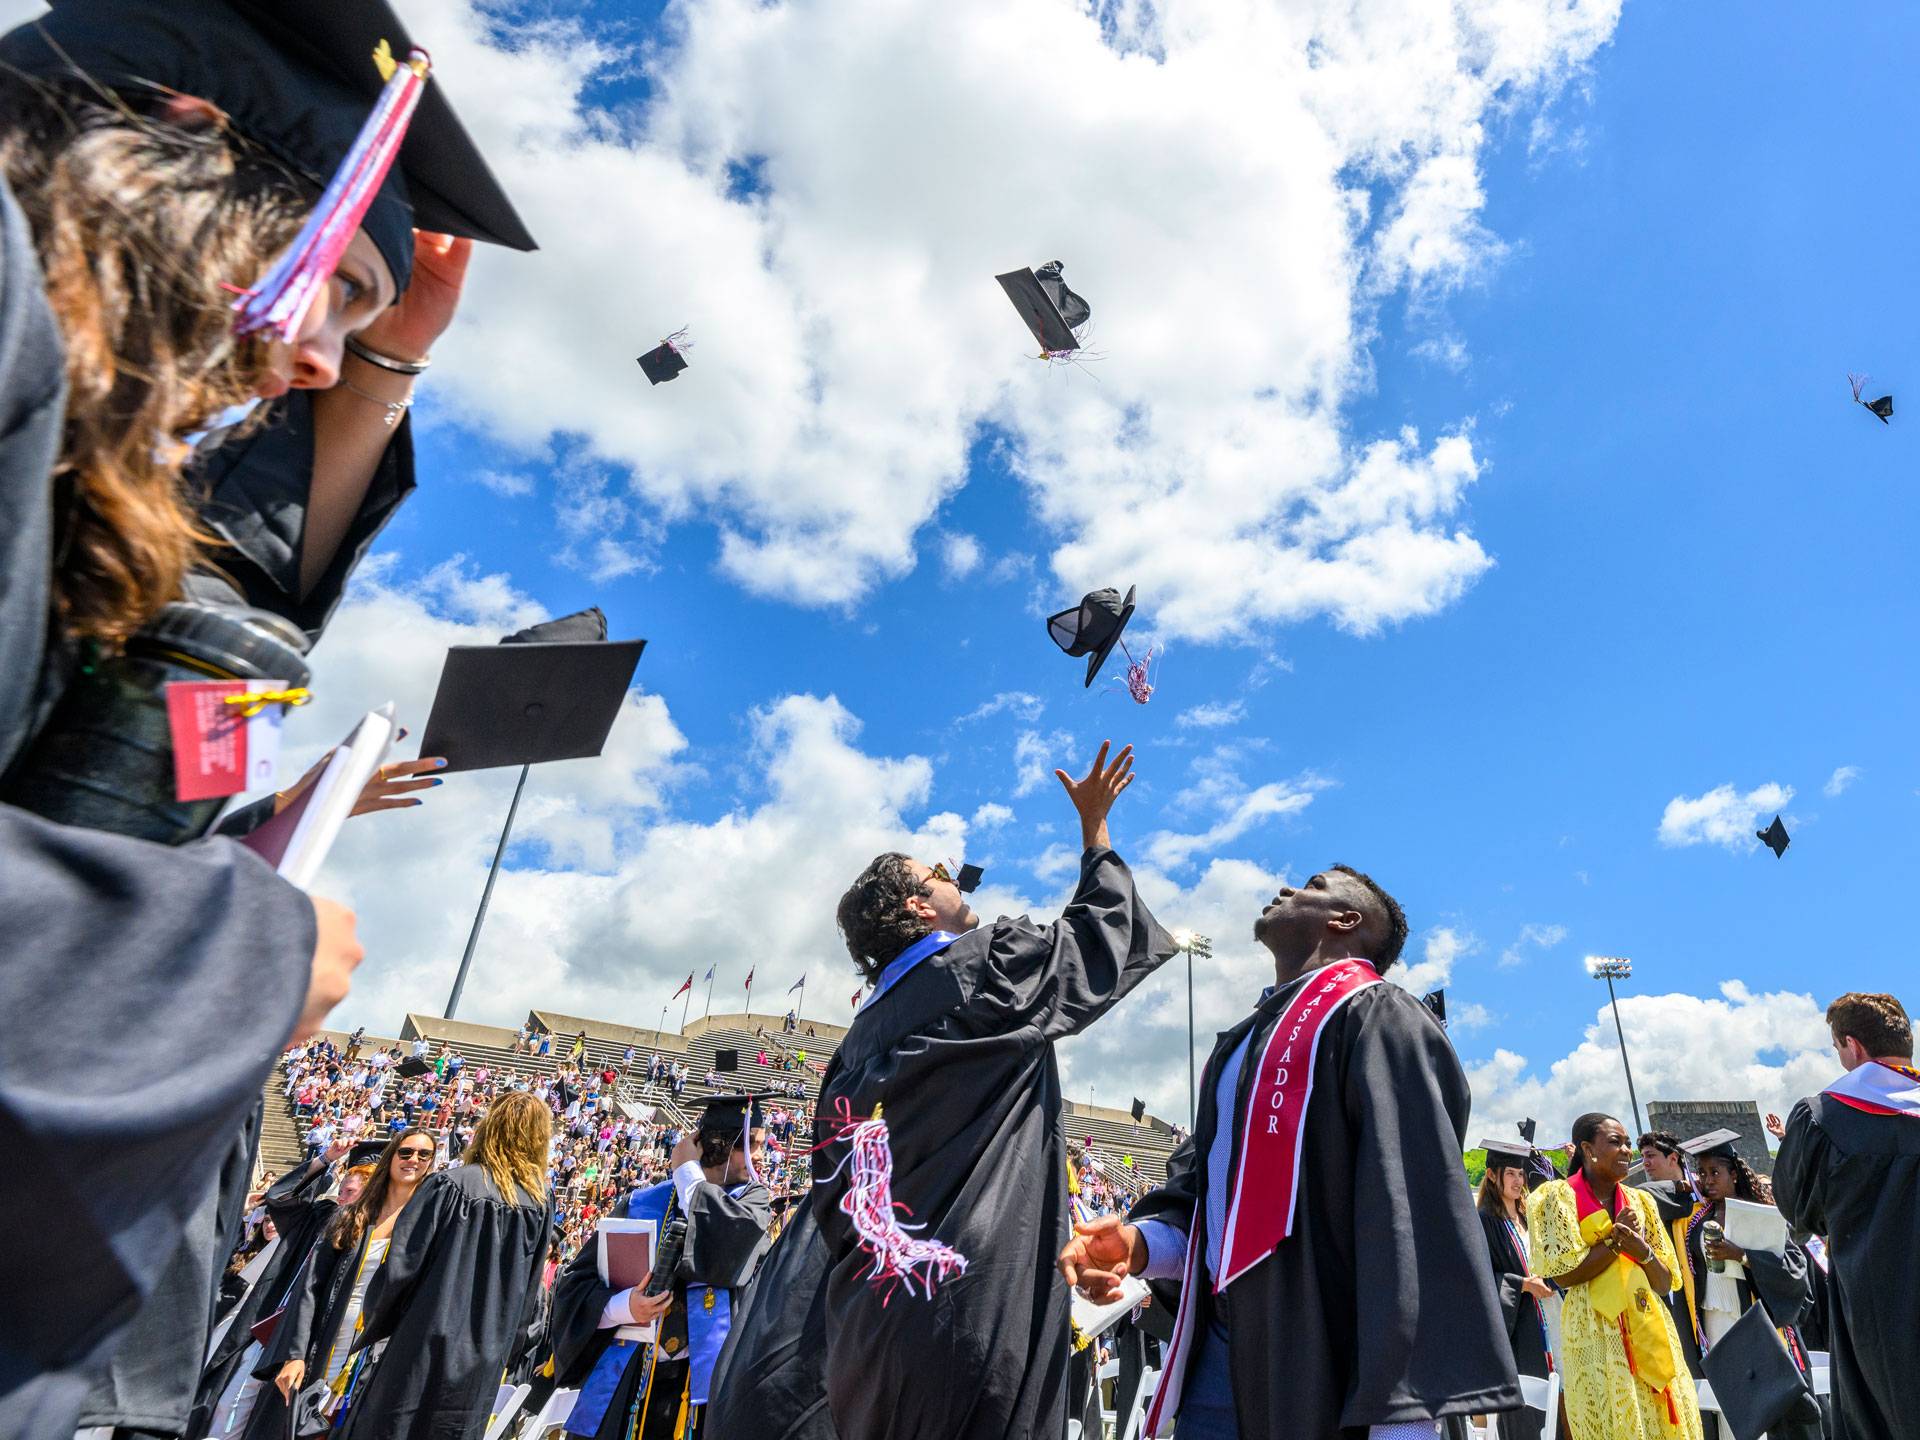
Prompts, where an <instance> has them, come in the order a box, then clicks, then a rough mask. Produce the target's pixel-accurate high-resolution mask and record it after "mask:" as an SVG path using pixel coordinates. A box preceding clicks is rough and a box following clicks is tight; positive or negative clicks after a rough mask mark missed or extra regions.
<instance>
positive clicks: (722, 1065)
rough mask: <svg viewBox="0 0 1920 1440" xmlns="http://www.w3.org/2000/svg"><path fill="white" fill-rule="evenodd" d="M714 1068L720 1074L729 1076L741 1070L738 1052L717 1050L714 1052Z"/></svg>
mask: <svg viewBox="0 0 1920 1440" xmlns="http://www.w3.org/2000/svg"><path fill="white" fill-rule="evenodd" d="M713 1068H714V1070H715V1071H717V1072H718V1073H719V1074H722V1075H727V1074H731V1073H732V1072H733V1071H735V1070H738V1069H739V1068H740V1052H739V1051H738V1050H716V1051H714V1052H713Z"/></svg>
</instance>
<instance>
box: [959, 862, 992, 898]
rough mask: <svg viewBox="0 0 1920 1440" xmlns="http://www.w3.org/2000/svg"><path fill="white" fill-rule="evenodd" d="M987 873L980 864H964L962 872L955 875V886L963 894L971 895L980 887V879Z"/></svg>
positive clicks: (961, 868)
mask: <svg viewBox="0 0 1920 1440" xmlns="http://www.w3.org/2000/svg"><path fill="white" fill-rule="evenodd" d="M986 873H987V872H986V871H984V870H982V869H981V868H980V867H979V866H978V865H962V866H961V867H960V873H959V874H958V875H956V876H954V877H953V888H954V889H956V890H958V891H959V892H960V893H961V894H963V895H971V894H972V893H973V892H974V891H976V890H978V889H979V888H980V879H981V877H982V876H983V875H985V874H986Z"/></svg>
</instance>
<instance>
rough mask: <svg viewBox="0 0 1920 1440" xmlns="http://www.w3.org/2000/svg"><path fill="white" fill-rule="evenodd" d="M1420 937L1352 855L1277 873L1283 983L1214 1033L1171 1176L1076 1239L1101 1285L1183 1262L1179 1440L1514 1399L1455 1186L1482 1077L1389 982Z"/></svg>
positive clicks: (1296, 1432)
mask: <svg viewBox="0 0 1920 1440" xmlns="http://www.w3.org/2000/svg"><path fill="white" fill-rule="evenodd" d="M1406 935H1407V926H1406V919H1405V917H1404V915H1402V914H1401V911H1400V907H1399V906H1398V905H1397V904H1396V903H1394V901H1393V900H1392V898H1391V897H1389V896H1388V895H1387V894H1386V892H1385V891H1383V890H1382V889H1380V887H1379V886H1378V885H1376V884H1374V882H1373V881H1372V880H1370V879H1368V878H1367V877H1366V876H1364V875H1361V874H1359V873H1357V872H1355V871H1352V870H1349V869H1347V868H1345V867H1342V866H1336V867H1334V868H1333V869H1331V870H1327V871H1324V872H1322V873H1321V874H1318V875H1315V876H1313V877H1312V878H1311V879H1309V880H1308V881H1307V882H1306V883H1305V884H1304V885H1302V886H1300V887H1298V888H1297V889H1296V888H1291V887H1286V886H1282V887H1281V890H1280V893H1279V894H1278V895H1277V896H1275V897H1274V900H1273V903H1272V904H1271V905H1269V906H1268V907H1267V909H1266V910H1265V911H1263V912H1262V914H1261V916H1260V918H1259V920H1258V921H1256V922H1255V925H1254V936H1255V938H1256V939H1258V940H1260V941H1261V942H1262V943H1263V944H1264V945H1265V946H1266V947H1267V948H1268V949H1269V950H1270V951H1271V952H1272V953H1273V957H1274V980H1275V984H1274V987H1273V988H1272V989H1271V990H1269V991H1268V992H1267V993H1266V995H1265V996H1264V997H1263V998H1262V999H1261V1001H1260V1003H1259V1005H1258V1006H1257V1007H1255V1009H1254V1012H1253V1014H1252V1015H1250V1016H1248V1017H1247V1018H1246V1019H1245V1020H1242V1021H1241V1022H1240V1023H1239V1024H1237V1025H1235V1026H1234V1027H1233V1028H1232V1029H1230V1030H1228V1031H1227V1032H1226V1033H1224V1034H1223V1035H1221V1037H1220V1040H1219V1043H1218V1044H1217V1045H1216V1046H1215V1047H1214V1051H1213V1055H1212V1057H1211V1058H1210V1059H1209V1060H1208V1062H1207V1068H1206V1071H1205V1073H1204V1076H1203V1078H1202V1080H1201V1084H1200V1108H1199V1113H1198V1116H1197V1120H1196V1123H1195V1127H1194V1133H1193V1135H1192V1137H1191V1138H1190V1139H1189V1140H1187V1141H1185V1142H1183V1143H1182V1144H1181V1146H1180V1148H1179V1149H1177V1150H1176V1151H1175V1152H1174V1154H1173V1158H1172V1160H1171V1161H1170V1162H1169V1165H1168V1169H1167V1183H1166V1184H1165V1185H1164V1186H1163V1187H1161V1188H1160V1189H1159V1190H1156V1191H1153V1192H1151V1193H1149V1194H1148V1195H1147V1196H1146V1197H1144V1198H1143V1199H1142V1200H1141V1202H1140V1203H1139V1204H1138V1205H1137V1206H1135V1207H1134V1209H1133V1212H1132V1215H1131V1217H1130V1219H1129V1220H1127V1221H1122V1220H1121V1219H1120V1218H1119V1217H1117V1216H1105V1217H1102V1218H1101V1219H1100V1220H1097V1221H1095V1222H1093V1223H1092V1224H1091V1225H1085V1226H1080V1227H1077V1233H1076V1236H1075V1238H1074V1240H1073V1242H1072V1243H1071V1244H1070V1245H1068V1246H1067V1247H1066V1249H1065V1250H1064V1251H1063V1252H1062V1254H1061V1256H1060V1266H1061V1271H1062V1273H1063V1274H1064V1275H1065V1276H1066V1277H1067V1279H1068V1280H1069V1282H1070V1283H1076V1284H1079V1285H1080V1286H1081V1287H1082V1289H1083V1292H1084V1293H1087V1294H1088V1295H1089V1298H1092V1299H1094V1300H1096V1301H1097V1300H1101V1299H1103V1298H1106V1297H1107V1296H1108V1295H1110V1294H1111V1293H1112V1292H1113V1290H1114V1287H1115V1286H1117V1284H1118V1280H1119V1277H1120V1276H1121V1275H1124V1274H1127V1273H1135V1274H1144V1275H1146V1276H1147V1277H1149V1278H1164V1277H1169V1276H1173V1275H1176V1274H1178V1275H1179V1276H1180V1277H1181V1288H1180V1308H1179V1312H1178V1314H1177V1316H1176V1319H1175V1323H1174V1339H1173V1343H1172V1345H1171V1346H1170V1347H1169V1354H1168V1358H1167V1364H1166V1369H1165V1372H1164V1374H1163V1376H1162V1379H1161V1383H1160V1388H1159V1390H1158V1392H1157V1393H1156V1394H1155V1396H1154V1403H1153V1405H1152V1407H1151V1408H1150V1410H1149V1412H1148V1423H1149V1428H1150V1429H1151V1431H1152V1433H1153V1434H1155V1435H1164V1434H1166V1433H1168V1430H1169V1428H1170V1427H1171V1426H1172V1424H1173V1423H1174V1420H1175V1417H1176V1416H1177V1417H1178V1423H1179V1433H1180V1436H1181V1440H1221V1437H1236V1436H1239V1437H1245V1440H1338V1437H1345V1440H1360V1437H1365V1436H1369V1435H1372V1436H1374V1437H1382V1436H1392V1437H1394V1440H1399V1437H1401V1436H1407V1437H1413V1436H1420V1437H1431V1436H1434V1435H1436V1434H1438V1433H1439V1431H1440V1427H1441V1424H1442V1422H1443V1421H1445V1420H1447V1419H1449V1418H1451V1417H1456V1416H1465V1415H1469V1414H1487V1413H1493V1412H1500V1411H1506V1410H1512V1409H1516V1408H1518V1406H1519V1405H1520V1389H1519V1382H1518V1380H1517V1378H1516V1377H1515V1374H1514V1364H1513V1356H1512V1354H1511V1352H1510V1351H1509V1348H1508V1345H1507V1335H1506V1326H1505V1325H1504V1324H1503V1323H1502V1319H1501V1312H1500V1305H1499V1301H1498V1299H1497V1298H1496V1296H1495V1294H1494V1287H1493V1279H1492V1275H1491V1273H1490V1271H1489V1268H1488V1265H1487V1261H1486V1243H1485V1241H1484V1239H1483V1238H1482V1235H1481V1231H1480V1227H1479V1224H1478V1223H1477V1221H1476V1220H1475V1218H1474V1209H1473V1202H1472V1198H1471V1197H1470V1195H1469V1193H1468V1191H1467V1188H1466V1186H1465V1185H1463V1184H1462V1183H1461V1181H1460V1173H1459V1171H1460V1155H1461V1151H1462V1148H1463V1141H1464V1137H1465V1133H1466V1121H1467V1106H1468V1093H1467V1082H1466V1076H1465V1074H1464V1073H1463V1072H1462V1070H1461V1068H1460V1062H1459V1060H1458V1059H1457V1058H1456V1057H1455V1055H1454V1053H1453V1047H1452V1046H1451V1045H1450V1044H1449V1043H1448V1041H1447V1038H1446V1034H1445V1032H1444V1031H1443V1030H1442V1029H1441V1027H1440V1025H1439V1022H1438V1021H1436V1020H1435V1019H1434V1017H1433V1016H1432V1014H1431V1013H1429V1012H1428V1010H1427V1009H1426V1007H1425V1006H1423V1005H1422V1004H1421V1003H1420V1002H1419V1001H1418V1000H1416V999H1415V998H1414V997H1413V996H1412V995H1410V994H1408V993H1407V992H1406V991H1404V990H1402V989H1400V988H1399V987H1398V986H1396V985H1390V984H1386V983H1383V982H1382V981H1381V979H1380V972H1381V971H1384V970H1386V969H1388V968H1390V967H1391V966H1392V965H1393V963H1394V961H1395V960H1396V959H1398V957H1399V953H1400V948H1401V946H1402V944H1403V943H1404V942H1405V939H1406Z"/></svg>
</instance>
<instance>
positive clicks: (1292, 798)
mask: <svg viewBox="0 0 1920 1440" xmlns="http://www.w3.org/2000/svg"><path fill="white" fill-rule="evenodd" d="M1329 783H1330V782H1328V781H1325V780H1317V779H1314V778H1312V777H1310V776H1308V777H1302V778H1301V779H1299V780H1273V781H1269V782H1268V783H1267V784H1265V785H1260V786H1256V787H1255V788H1254V789H1252V790H1249V791H1247V792H1246V793H1245V794H1243V795H1240V796H1238V797H1237V798H1235V799H1234V800H1233V801H1232V802H1231V803H1230V804H1228V805H1227V806H1226V807H1225V808H1224V810H1223V813H1222V814H1221V815H1220V817H1219V819H1217V820H1216V821H1215V822H1214V823H1213V824H1212V825H1211V826H1209V827H1208V828H1207V829H1205V830H1201V831H1196V832H1193V833H1182V832H1179V831H1175V830H1159V831H1156V832H1155V833H1154V834H1153V835H1152V836H1150V837H1149V838H1148V840H1147V854H1148V855H1149V856H1150V857H1151V858H1152V860H1153V862H1154V864H1156V865H1163V866H1166V867H1167V868H1168V869H1174V870H1177V869H1180V868H1182V867H1184V866H1186V865H1188V864H1190V863H1192V861H1193V859H1194V857H1195V856H1197V855H1208V854H1211V853H1213V852H1214V851H1216V850H1218V849H1220V848H1221V847H1222V846H1224V845H1229V844H1231V843H1232V842H1234V841H1235V840H1238V839H1239V838H1240V837H1241V836H1242V835H1244V834H1246V833H1247V832H1248V831H1249V830H1251V829H1253V827H1254V826H1256V825H1258V824H1259V823H1260V822H1261V821H1263V820H1270V819H1272V818H1273V817H1274V816H1276V815H1298V814H1299V813H1300V812H1301V811H1302V810H1304V809H1306V808H1307V806H1309V805H1311V804H1312V803H1313V797H1314V794H1315V793H1316V792H1317V791H1320V790H1323V789H1325V788H1326V787H1327V785H1328V784H1329Z"/></svg>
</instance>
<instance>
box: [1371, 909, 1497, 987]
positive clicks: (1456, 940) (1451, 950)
mask: <svg viewBox="0 0 1920 1440" xmlns="http://www.w3.org/2000/svg"><path fill="white" fill-rule="evenodd" d="M1479 948H1480V941H1479V940H1478V939H1477V938H1475V937H1474V936H1473V935H1470V934H1468V933H1466V932H1465V931H1461V930H1456V929H1455V928H1454V927H1452V926H1451V925H1436V926H1434V928H1433V929H1431V930H1429V931H1428V932H1427V938H1426V942H1425V944H1424V945H1423V947H1422V954H1421V958H1420V959H1419V960H1417V961H1415V962H1413V963H1411V964H1410V963H1408V962H1407V961H1406V960H1404V959H1403V960H1401V962H1400V963H1399V964H1398V965H1396V966H1394V967H1393V968H1392V969H1391V970H1389V971H1388V972H1387V979H1389V980H1391V981H1392V982H1393V983H1394V984H1396V985H1398V986H1400V987H1401V988H1402V989H1404V990H1409V991H1411V992H1412V993H1413V994H1415V995H1424V994H1426V993H1427V992H1428V991H1429V990H1440V989H1444V988H1445V987H1446V986H1447V984H1448V983H1449V982H1450V981H1452V979H1453V967H1454V962H1456V961H1457V960H1459V959H1460V957H1461V956H1463V955H1471V954H1473V953H1474V952H1475V951H1476V950H1478V949H1479Z"/></svg>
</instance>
